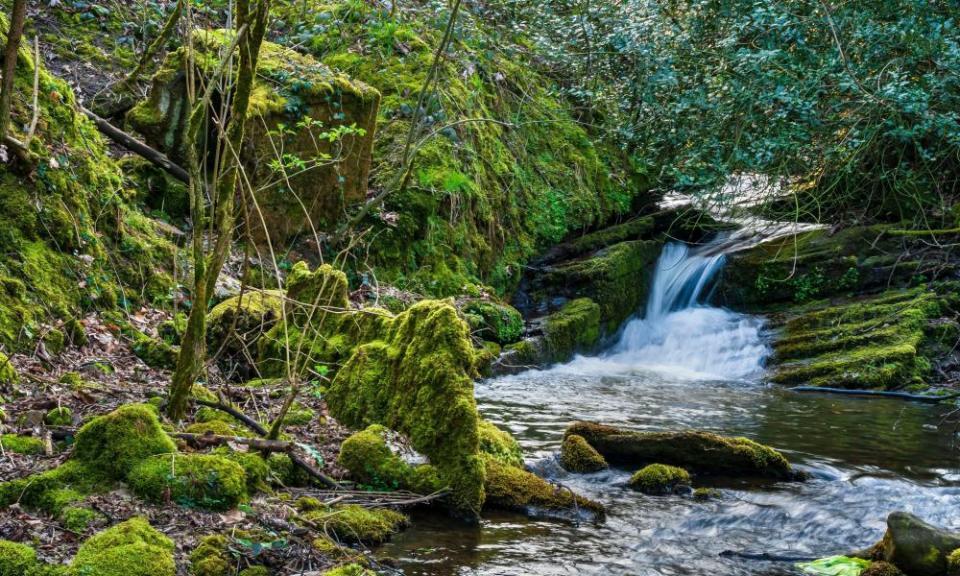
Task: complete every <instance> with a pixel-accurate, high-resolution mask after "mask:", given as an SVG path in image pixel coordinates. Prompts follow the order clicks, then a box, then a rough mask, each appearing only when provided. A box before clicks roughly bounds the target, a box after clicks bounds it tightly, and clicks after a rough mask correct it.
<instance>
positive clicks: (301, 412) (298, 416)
mask: <svg viewBox="0 0 960 576" xmlns="http://www.w3.org/2000/svg"><path fill="white" fill-rule="evenodd" d="M316 417H317V413H316V411H314V409H313V408H310V407H309V406H304V405H303V404H300V403H299V402H294V403H293V404H291V405H290V411H289V412H287V415H286V416H284V418H283V423H284V424H285V425H287V426H306V425H307V424H310V423H311V422H313V421H314V419H316Z"/></svg>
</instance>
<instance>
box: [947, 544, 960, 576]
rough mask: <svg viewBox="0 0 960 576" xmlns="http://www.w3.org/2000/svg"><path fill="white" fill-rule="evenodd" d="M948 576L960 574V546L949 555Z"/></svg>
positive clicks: (958, 575) (959, 575)
mask: <svg viewBox="0 0 960 576" xmlns="http://www.w3.org/2000/svg"><path fill="white" fill-rule="evenodd" d="M947 576H960V548H957V549H956V550H954V551H953V552H951V553H950V555H949V556H947Z"/></svg>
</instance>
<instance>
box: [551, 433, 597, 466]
mask: <svg viewBox="0 0 960 576" xmlns="http://www.w3.org/2000/svg"><path fill="white" fill-rule="evenodd" d="M560 465H561V466H563V468H564V469H565V470H567V471H569V472H581V473H585V472H598V471H600V470H605V469H606V468H607V466H608V465H607V461H606V460H604V458H603V456H602V455H601V454H600V453H599V452H597V451H596V450H595V449H594V448H593V446H591V445H590V444H588V443H587V441H586V440H584V438H583V436H580V435H578V434H567V435H566V436H564V438H563V444H562V445H561V446H560Z"/></svg>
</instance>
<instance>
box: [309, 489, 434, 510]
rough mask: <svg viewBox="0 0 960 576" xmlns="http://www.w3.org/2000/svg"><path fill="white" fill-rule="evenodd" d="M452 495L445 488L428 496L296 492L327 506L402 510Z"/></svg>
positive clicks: (372, 492)
mask: <svg viewBox="0 0 960 576" xmlns="http://www.w3.org/2000/svg"><path fill="white" fill-rule="evenodd" d="M448 494H450V490H449V489H447V488H444V489H443V490H438V491H437V492H434V493H433V494H428V495H426V496H424V495H422V494H416V493H414V492H407V491H405V490H397V491H394V492H376V491H366V490H303V491H296V495H297V496H312V497H314V498H317V499H318V500H321V501H323V502H324V503H326V504H327V505H332V504H334V503H338V504H339V503H343V504H359V505H361V506H364V507H367V508H376V507H378V506H381V507H387V506H389V507H395V508H402V507H407V506H418V505H420V504H429V503H431V502H435V501H437V500H440V499H441V498H444V497H445V496H447V495H448Z"/></svg>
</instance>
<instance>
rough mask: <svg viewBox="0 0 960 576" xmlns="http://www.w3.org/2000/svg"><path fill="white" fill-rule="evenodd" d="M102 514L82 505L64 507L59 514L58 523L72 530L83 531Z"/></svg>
mask: <svg viewBox="0 0 960 576" xmlns="http://www.w3.org/2000/svg"><path fill="white" fill-rule="evenodd" d="M101 518H103V516H102V515H101V514H100V513H99V512H97V511H96V510H92V509H90V508H84V507H82V506H71V507H69V508H65V509H64V510H63V512H62V513H61V514H60V524H62V525H63V527H64V528H66V529H67V530H70V531H72V532H77V533H83V532H86V531H87V528H89V527H90V525H91V524H93V523H94V522H96V521H97V520H99V519H101Z"/></svg>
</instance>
